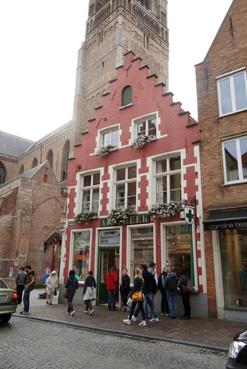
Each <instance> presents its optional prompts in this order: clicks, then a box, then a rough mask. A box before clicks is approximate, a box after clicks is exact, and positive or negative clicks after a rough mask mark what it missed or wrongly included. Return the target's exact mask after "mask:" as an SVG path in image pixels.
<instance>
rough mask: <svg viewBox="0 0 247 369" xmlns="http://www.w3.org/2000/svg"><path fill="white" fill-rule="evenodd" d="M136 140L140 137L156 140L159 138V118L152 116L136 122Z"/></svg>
mask: <svg viewBox="0 0 247 369" xmlns="http://www.w3.org/2000/svg"><path fill="white" fill-rule="evenodd" d="M134 135H135V137H134V138H135V139H136V138H138V137H140V136H148V137H150V138H156V136H157V116H156V114H152V115H150V116H146V117H143V118H141V119H137V120H135V121H134Z"/></svg>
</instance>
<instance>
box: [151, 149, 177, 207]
mask: <svg viewBox="0 0 247 369" xmlns="http://www.w3.org/2000/svg"><path fill="white" fill-rule="evenodd" d="M177 157H179V158H180V168H179V169H175V170H170V159H173V158H177ZM161 160H166V171H165V172H161V173H157V162H158V161H161ZM176 174H180V200H171V181H170V178H171V175H176ZM164 177H166V185H167V191H166V192H167V202H166V203H164V201H163V203H160V202H158V199H157V195H158V191H157V179H158V178H164ZM153 180H154V186H155V194H154V198H153V200H154V204H152V205H158V204H169V203H170V202H171V201H181V200H182V194H183V188H182V187H183V186H182V185H183V183H182V156H181V153H180V152H179V153H176V154H175V153H174V154H173V155H164V156H159V157H155V158H154V159H153ZM175 190H176V189H175Z"/></svg>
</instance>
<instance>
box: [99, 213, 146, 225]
mask: <svg viewBox="0 0 247 369" xmlns="http://www.w3.org/2000/svg"><path fill="white" fill-rule="evenodd" d="M143 223H150V215H149V214H134V215H130V216H128V218H126V219H124V220H121V224H112V223H111V222H110V219H109V218H102V219H100V225H101V227H112V226H118V225H131V224H143Z"/></svg>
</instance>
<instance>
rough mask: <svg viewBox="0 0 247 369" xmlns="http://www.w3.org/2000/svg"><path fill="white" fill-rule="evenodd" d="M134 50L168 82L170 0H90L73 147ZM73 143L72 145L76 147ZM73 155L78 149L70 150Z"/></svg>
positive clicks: (80, 57)
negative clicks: (124, 59) (129, 53)
mask: <svg viewBox="0 0 247 369" xmlns="http://www.w3.org/2000/svg"><path fill="white" fill-rule="evenodd" d="M128 51H133V52H134V53H135V54H136V55H137V56H138V57H141V58H142V60H143V64H147V65H148V66H149V68H150V71H151V73H155V74H156V75H157V76H158V78H159V81H160V82H164V83H165V84H166V86H167V84H168V56H169V44H168V28H167V0H89V10H88V20H87V29H86V37H85V42H84V43H83V44H82V47H81V49H80V50H79V53H78V65H77V72H76V89H75V99H74V114H73V122H74V132H73V136H74V145H78V144H80V142H81V137H80V136H81V133H82V132H83V131H85V130H87V127H88V120H89V119H91V118H92V117H94V108H95V107H96V106H98V105H100V103H101V96H102V94H104V93H106V92H107V91H108V83H109V81H110V80H112V79H114V78H115V74H116V69H115V68H116V67H119V66H120V65H122V64H123V55H124V54H125V53H126V52H128ZM72 147H73V145H72ZM71 155H72V157H73V153H71Z"/></svg>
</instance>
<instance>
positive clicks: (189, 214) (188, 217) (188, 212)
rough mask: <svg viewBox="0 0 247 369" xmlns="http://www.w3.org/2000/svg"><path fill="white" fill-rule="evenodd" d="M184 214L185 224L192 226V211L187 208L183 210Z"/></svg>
mask: <svg viewBox="0 0 247 369" xmlns="http://www.w3.org/2000/svg"><path fill="white" fill-rule="evenodd" d="M184 212H185V220H186V223H188V224H192V223H193V222H194V210H193V209H191V208H188V207H187V208H185V209H184Z"/></svg>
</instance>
